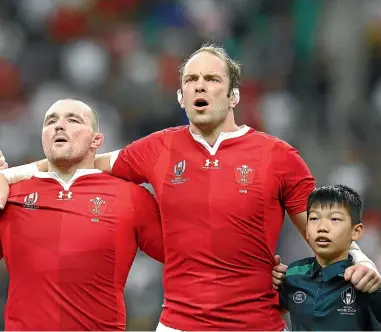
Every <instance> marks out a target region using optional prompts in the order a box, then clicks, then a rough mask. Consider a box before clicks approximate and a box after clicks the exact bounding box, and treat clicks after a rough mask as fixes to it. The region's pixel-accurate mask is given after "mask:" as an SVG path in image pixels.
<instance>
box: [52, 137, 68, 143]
mask: <svg viewBox="0 0 381 332" xmlns="http://www.w3.org/2000/svg"><path fill="white" fill-rule="evenodd" d="M66 142H67V139H66V138H63V137H57V138H56V139H55V140H54V143H66Z"/></svg>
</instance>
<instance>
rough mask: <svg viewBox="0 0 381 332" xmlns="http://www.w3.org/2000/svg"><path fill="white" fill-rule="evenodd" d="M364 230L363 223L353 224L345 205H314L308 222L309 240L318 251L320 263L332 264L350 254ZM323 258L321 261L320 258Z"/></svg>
mask: <svg viewBox="0 0 381 332" xmlns="http://www.w3.org/2000/svg"><path fill="white" fill-rule="evenodd" d="M362 232H363V225H362V224H356V225H353V224H352V218H351V216H350V214H349V212H348V210H347V209H346V208H345V207H344V206H339V205H337V204H335V205H333V206H332V207H330V206H326V207H324V208H322V207H321V205H320V204H318V205H316V206H312V207H311V210H310V214H309V216H308V222H307V240H308V242H309V244H310V246H311V248H312V249H313V250H314V252H315V253H316V257H317V258H318V261H319V263H321V261H322V262H323V263H324V262H325V263H324V264H331V263H334V262H336V261H339V260H343V259H345V258H347V256H348V250H349V246H350V244H351V242H352V241H356V240H358V239H359V238H360V237H361V235H362ZM319 258H320V259H321V261H320V260H319Z"/></svg>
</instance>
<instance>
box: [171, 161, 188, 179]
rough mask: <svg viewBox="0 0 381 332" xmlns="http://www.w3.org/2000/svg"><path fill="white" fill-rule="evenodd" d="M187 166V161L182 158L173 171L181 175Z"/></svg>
mask: <svg viewBox="0 0 381 332" xmlns="http://www.w3.org/2000/svg"><path fill="white" fill-rule="evenodd" d="M185 167H186V161H185V160H182V161H180V162H178V163H177V164H176V165H175V167H173V173H175V175H176V176H181V175H183V174H184V172H185Z"/></svg>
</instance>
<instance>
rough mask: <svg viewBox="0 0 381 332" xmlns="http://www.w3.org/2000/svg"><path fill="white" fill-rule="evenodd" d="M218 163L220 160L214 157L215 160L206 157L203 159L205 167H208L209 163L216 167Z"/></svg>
mask: <svg viewBox="0 0 381 332" xmlns="http://www.w3.org/2000/svg"><path fill="white" fill-rule="evenodd" d="M219 163H220V161H219V160H218V159H216V160H210V159H206V160H205V167H209V166H210V165H213V166H214V167H218V166H219Z"/></svg>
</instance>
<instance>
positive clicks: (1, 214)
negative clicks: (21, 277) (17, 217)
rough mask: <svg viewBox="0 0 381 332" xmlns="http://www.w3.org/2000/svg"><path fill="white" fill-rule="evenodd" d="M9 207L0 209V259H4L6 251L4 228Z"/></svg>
mask: <svg viewBox="0 0 381 332" xmlns="http://www.w3.org/2000/svg"><path fill="white" fill-rule="evenodd" d="M6 209H7V207H5V210H1V211H0V259H3V257H4V252H3V230H4V227H5V224H6V213H5V211H6Z"/></svg>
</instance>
